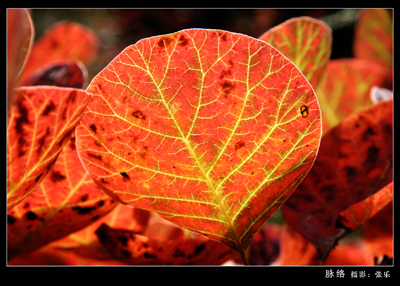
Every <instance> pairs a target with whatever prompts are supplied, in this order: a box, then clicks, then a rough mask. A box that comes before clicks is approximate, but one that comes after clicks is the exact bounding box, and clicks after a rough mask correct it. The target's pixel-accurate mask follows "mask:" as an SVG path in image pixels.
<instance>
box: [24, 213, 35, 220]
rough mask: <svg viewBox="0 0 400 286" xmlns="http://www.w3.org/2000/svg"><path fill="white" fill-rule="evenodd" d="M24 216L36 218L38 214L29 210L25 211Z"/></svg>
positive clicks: (29, 218)
mask: <svg viewBox="0 0 400 286" xmlns="http://www.w3.org/2000/svg"><path fill="white" fill-rule="evenodd" d="M25 217H26V219H27V220H35V219H37V218H38V216H37V215H36V214H35V213H34V212H31V211H29V212H27V213H26V214H25Z"/></svg>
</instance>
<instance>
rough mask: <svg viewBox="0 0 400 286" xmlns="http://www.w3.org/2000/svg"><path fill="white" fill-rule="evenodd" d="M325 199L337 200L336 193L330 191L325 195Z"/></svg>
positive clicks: (329, 200) (328, 200)
mask: <svg viewBox="0 0 400 286" xmlns="http://www.w3.org/2000/svg"><path fill="white" fill-rule="evenodd" d="M325 200H326V201H327V202H331V201H334V200H335V193H329V194H328V195H327V196H326V197H325Z"/></svg>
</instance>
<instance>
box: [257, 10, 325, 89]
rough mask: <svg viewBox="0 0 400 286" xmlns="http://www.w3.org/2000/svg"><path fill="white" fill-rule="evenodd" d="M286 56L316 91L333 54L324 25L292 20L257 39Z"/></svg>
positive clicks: (310, 19)
mask: <svg viewBox="0 0 400 286" xmlns="http://www.w3.org/2000/svg"><path fill="white" fill-rule="evenodd" d="M260 39H261V40H263V41H266V42H268V43H270V44H271V45H273V46H274V47H275V48H277V49H278V50H279V51H280V52H281V53H283V54H284V55H285V56H287V57H288V58H289V59H290V60H291V61H293V63H294V64H295V65H296V66H298V67H299V68H300V70H301V71H302V72H303V73H304V75H305V76H306V78H307V79H308V81H309V82H310V83H311V85H312V86H313V87H314V88H317V86H318V84H319V82H320V78H321V76H322V74H323V72H324V70H325V66H326V64H327V63H328V61H329V58H330V55H331V51H332V30H331V28H330V27H329V26H328V25H327V24H326V23H325V22H323V21H320V20H317V19H314V18H310V17H299V18H292V19H289V20H287V21H286V22H284V23H282V24H280V25H278V26H276V27H274V28H272V29H270V30H268V31H267V32H265V33H264V34H262V35H261V36H260Z"/></svg>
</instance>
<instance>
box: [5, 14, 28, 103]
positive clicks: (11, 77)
mask: <svg viewBox="0 0 400 286" xmlns="http://www.w3.org/2000/svg"><path fill="white" fill-rule="evenodd" d="M33 38H34V28H33V24H32V19H31V17H30V15H29V12H28V11H27V10H26V9H7V103H8V104H7V108H10V106H11V104H10V103H11V102H12V98H13V95H14V88H15V87H17V86H18V85H19V83H18V80H17V79H18V77H19V75H20V73H21V71H22V70H23V67H24V65H25V62H26V59H27V56H28V55H29V52H30V50H31V48H32V44H33Z"/></svg>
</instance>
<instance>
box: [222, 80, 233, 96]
mask: <svg viewBox="0 0 400 286" xmlns="http://www.w3.org/2000/svg"><path fill="white" fill-rule="evenodd" d="M220 86H221V89H222V92H223V93H224V97H225V98H228V95H229V94H230V93H231V92H232V90H233V89H234V88H235V84H233V83H232V82H230V81H227V80H224V81H223V82H222V83H221V84H220Z"/></svg>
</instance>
